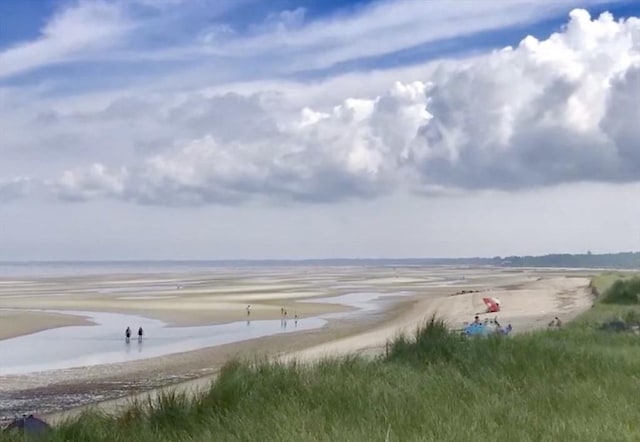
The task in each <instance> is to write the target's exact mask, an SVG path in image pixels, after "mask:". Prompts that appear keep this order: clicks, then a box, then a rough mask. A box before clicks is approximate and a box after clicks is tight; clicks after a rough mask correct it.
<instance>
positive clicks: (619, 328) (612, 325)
mask: <svg viewBox="0 0 640 442" xmlns="http://www.w3.org/2000/svg"><path fill="white" fill-rule="evenodd" d="M627 328H628V327H627V324H625V323H624V322H622V321H611V322H608V323H606V324H602V326H601V327H600V330H605V331H614V332H623V331H626V330H627Z"/></svg>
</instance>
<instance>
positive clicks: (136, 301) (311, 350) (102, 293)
mask: <svg viewBox="0 0 640 442" xmlns="http://www.w3.org/2000/svg"><path fill="white" fill-rule="evenodd" d="M586 276H588V272H584V271H565V270H534V269H517V270H515V269H493V268H424V267H404V268H391V267H377V268H376V267H336V268H306V267H304V268H293V269H292V268H277V269H264V268H262V269H218V270H215V271H211V272H197V273H195V272H192V273H188V274H178V273H176V274H153V275H149V274H138V275H96V276H91V275H83V276H81V277H68V276H65V277H48V278H38V277H30V278H21V279H20V280H9V279H8V278H6V279H5V280H4V281H0V309H11V310H0V311H1V312H2V313H1V314H0V324H1V325H2V328H1V330H2V331H3V333H4V334H3V335H1V336H0V350H1V349H2V348H3V347H2V346H3V345H5V346H8V345H10V343H11V342H12V341H14V343H16V342H17V341H15V340H16V339H25V340H33V342H34V343H35V342H36V341H37V340H38V337H39V336H49V339H50V341H49V343H50V344H49V345H53V344H51V342H55V339H57V338H56V336H66V335H64V333H65V330H85V331H88V330H90V329H91V330H93V332H94V333H98V332H99V331H100V330H102V329H105V328H108V327H109V326H110V324H112V323H115V322H110V321H115V320H112V319H110V318H112V317H114V318H119V317H120V316H122V315H139V317H140V318H142V319H144V320H146V321H149V324H152V325H155V324H156V322H154V321H157V323H158V325H157V329H156V328H152V329H151V330H152V331H153V333H157V334H158V335H159V334H160V333H161V332H166V331H167V330H169V331H171V330H173V331H174V332H175V333H176V334H179V333H180V332H181V331H182V330H186V332H185V333H184V336H185V337H184V339H185V341H184V345H192V346H193V348H192V349H191V347H189V349H188V350H187V351H181V350H180V349H181V348H184V347H181V346H182V344H183V342H182V341H180V345H178V346H177V347H175V346H174V347H171V348H169V347H167V345H168V344H166V345H165V343H164V342H161V340H160V338H155V337H154V336H149V345H150V346H151V347H145V348H144V352H147V353H144V352H142V351H141V350H140V355H137V356H136V355H134V356H131V357H135V358H137V359H128V358H129V356H123V355H126V354H125V353H124V352H122V351H121V350H120V347H117V349H118V350H117V351H119V352H121V354H119V355H115V356H114V355H113V354H112V353H117V352H114V351H110V352H107V351H106V350H105V352H104V354H101V355H99V356H100V358H104V359H100V358H98V359H96V360H97V361H98V362H96V363H91V364H84V363H83V365H81V366H74V364H71V363H69V364H67V365H68V366H65V368H63V369H50V370H41V371H29V370H27V369H26V368H25V369H24V372H20V369H22V368H23V367H26V365H24V364H22V365H20V364H21V363H19V362H20V361H16V362H15V364H16V365H15V367H16V368H15V372H12V373H11V374H7V375H4V376H0V394H1V397H2V399H1V400H0V415H1V416H2V417H3V418H5V419H6V418H7V417H8V416H10V415H12V414H13V413H22V412H38V413H40V414H48V415H49V417H50V418H51V419H53V420H55V419H59V418H63V417H68V416H70V413H75V412H77V411H79V410H81V409H82V408H81V407H83V406H87V405H90V404H94V403H97V402H101V405H100V406H101V407H103V409H105V410H117V409H119V408H121V407H122V406H124V404H126V403H127V401H129V400H130V399H131V397H135V396H132V395H135V394H140V393H143V394H147V393H149V392H152V393H153V392H158V391H162V389H163V388H167V386H169V387H168V388H177V389H181V390H192V389H199V388H204V387H206V386H207V385H208V384H209V383H210V382H211V380H212V379H213V378H212V377H213V376H215V373H216V372H217V370H219V368H220V367H221V366H222V365H223V364H224V363H225V362H226V361H228V360H229V359H231V358H234V357H241V358H256V357H267V356H268V357H279V358H282V359H283V360H291V359H293V358H295V359H296V360H300V361H313V360H315V359H317V358H320V357H326V356H336V355H341V354H346V353H353V352H364V353H368V354H371V353H377V352H380V351H383V349H384V346H385V343H386V341H387V340H389V339H391V338H393V337H394V336H395V335H397V334H398V333H400V332H402V331H408V332H411V331H412V330H413V329H415V327H416V326H417V325H418V324H419V323H420V322H422V321H423V320H425V319H426V318H427V317H429V316H430V315H432V314H437V315H438V316H441V317H443V318H445V319H446V320H447V321H448V322H449V323H450V324H451V326H452V327H461V326H462V323H463V322H464V321H470V320H472V319H473V315H474V314H475V313H477V312H480V311H483V310H484V304H483V303H482V297H484V296H496V297H498V298H500V299H501V300H502V305H503V311H502V312H500V314H499V317H500V320H501V322H502V323H504V324H506V323H511V324H512V325H513V327H514V331H515V332H525V331H529V330H533V329H536V328H541V327H545V326H546V324H547V323H548V322H549V320H550V319H552V318H553V317H554V316H561V317H562V319H563V320H565V321H566V320H570V319H572V318H573V317H575V316H576V315H577V314H579V313H581V312H583V311H584V310H586V309H588V308H589V307H590V306H591V302H592V295H591V292H590V289H589V287H588V285H589V279H588V278H587V277H586ZM465 290H466V291H469V290H473V291H475V293H465V294H461V292H462V291H465ZM371 293H376V294H377V298H375V299H374V298H372V297H371V296H370V295H371ZM363 296H364V297H366V296H369V298H367V299H365V298H363ZM350 297H351V298H350ZM248 304H251V306H252V310H251V317H250V318H249V319H250V321H249V322H251V323H250V324H246V326H245V327H244V328H243V329H242V330H240V329H238V333H244V334H245V335H239V336H240V337H239V338H236V337H234V338H233V339H237V340H236V341H233V342H232V341H229V342H228V343H221V344H219V345H215V344H214V345H209V344H210V343H211V342H210V341H206V340H203V339H205V338H207V339H208V335H209V334H212V333H213V334H215V333H217V332H212V331H211V330H218V329H216V328H207V327H233V326H234V324H236V325H238V324H240V323H241V321H242V324H243V325H244V322H245V321H247V319H248V318H247V312H246V306H247V305H248ZM371 306H373V308H370V307H371ZM282 308H286V309H287V312H288V315H287V318H286V322H288V323H289V325H288V329H286V330H285V329H284V328H282V325H283V322H285V320H284V319H283V317H282V312H281V309H282ZM34 310H48V311H51V310H54V311H65V314H60V313H51V312H46V313H42V312H35V311H34ZM82 312H89V313H91V312H94V313H95V314H101V315H103V316H100V317H97V319H96V320H95V321H96V322H100V321H105V322H104V323H103V324H102V325H100V324H97V325H91V324H92V321H90V319H91V318H87V316H82ZM69 313H70V314H69ZM94 313H92V314H94ZM76 314H77V315H78V316H76ZM294 314H295V315H297V316H298V318H297V319H298V321H299V323H298V322H297V321H296V325H295V326H294V324H293V315H294ZM109 315H115V316H109ZM129 317H131V316H127V317H125V319H123V320H128V319H126V318H129ZM136 317H138V316H136ZM105 318H106V319H105ZM321 318H324V319H321ZM45 319H46V320H45ZM88 319H89V320H88ZM65 321H66V322H65ZM254 321H255V322H254ZM261 321H264V322H261ZM305 321H306V322H305ZM314 321H320V322H314ZM261 323H264V326H265V330H266V329H267V328H269V327H271V325H273V324H275V326H277V327H275V326H274V327H275V328H274V329H273V330H269V333H271V334H268V335H266V334H265V335H251V334H247V333H249V332H245V331H244V330H247V329H252V330H254V331H253V332H252V333H256V332H255V330H256V329H257V328H256V327H258V324H261ZM131 325H132V327H134V326H135V324H131ZM311 325H313V326H311ZM315 325H318V326H317V327H316V326H315ZM254 326H255V327H254ZM296 326H297V327H300V328H299V329H298V328H296ZM54 327H57V330H58V333H60V334H59V335H46V333H53V331H52V329H53V328H54ZM74 327H75V328H74ZM185 327H186V328H185ZM305 327H308V328H305ZM43 330H47V331H43ZM220 330H222V329H220ZM36 332H40V333H36ZM187 332H188V333H187ZM200 332H202V336H198V339H200V340H201V341H202V342H200V341H198V342H197V345H196V344H193V339H195V338H194V333H196V334H197V333H200ZM43 333H44V335H43ZM105 333H107V332H105ZM108 333H111V331H108ZM113 333H115V336H116V337H115V339H116V341H114V342H117V344H116V343H114V342H112V341H111V340H106V341H104V343H100V342H96V343H95V344H93V346H94V347H96V346H98V347H99V346H100V345H103V346H113V345H118V346H122V342H121V337H120V334H121V333H122V330H120V329H117V330H114V331H113ZM187 335H188V336H187ZM100 336H102V335H100ZM105 336H106V335H105ZM109 336H111V335H109ZM10 337H11V338H13V340H12V339H6V338H10ZM19 337H20V338H19ZM154 338H155V339H156V341H157V344H156V342H154V341H153V339H154ZM109 339H111V338H109ZM176 339H177V338H176ZM180 339H182V338H180ZM187 339H190V340H187ZM25 342H28V341H25ZM145 345H147V344H146V343H145ZM154 345H156V347H153V346H154ZM163 345H164V347H163ZM7 348H9V347H7ZM105 348H106V347H105ZM154 348H155V349H156V350H157V352H158V354H160V356H153V355H154V353H149V351H151V350H153V349H154ZM175 348H177V350H176V349H175ZM92 351H93V349H92ZM132 353H135V351H134V352H132ZM146 354H148V355H151V356H149V357H147V356H145V355H146ZM118 358H120V359H118ZM102 360H105V361H113V362H107V363H101V362H100V361H102ZM116 361H117V362H116ZM30 362H34V361H30ZM35 362H38V363H41V362H42V361H35ZM35 362H34V363H35ZM67 362H68V361H67ZM94 362H95V361H94ZM63 363H64V361H63ZM40 366H41V365H39V366H38V367H40ZM52 366H53V365H52ZM123 398H125V399H123ZM79 407H80V408H79ZM63 409H64V410H73V411H71V412H64V413H60V410H63Z"/></svg>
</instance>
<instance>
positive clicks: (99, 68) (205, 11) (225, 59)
mask: <svg viewBox="0 0 640 442" xmlns="http://www.w3.org/2000/svg"><path fill="white" fill-rule="evenodd" d="M519 1H520V0H519ZM90 3H92V2H91V1H88V0H85V1H76V0H24V1H20V2H14V1H3V2H0V48H2V49H9V48H11V47H15V46H18V45H25V44H29V43H31V42H37V41H38V40H39V39H42V33H43V30H44V32H46V30H45V28H46V25H47V23H48V22H50V21H51V20H52V19H54V18H55V17H56V15H64V14H65V11H68V10H72V9H73V8H80V7H82V6H83V5H87V4H90ZM98 3H102V4H104V5H111V6H112V7H113V8H111V9H112V11H111V12H113V10H116V12H117V13H118V14H120V18H117V17H116V18H114V21H115V22H116V23H108V24H107V25H108V26H112V27H113V28H114V29H112V31H113V33H114V35H112V36H108V37H111V40H109V39H108V38H105V42H96V43H97V44H98V46H100V45H104V47H98V48H96V49H94V50H87V49H81V50H79V51H77V52H79V53H80V54H78V55H74V56H69V55H71V54H61V56H60V57H58V59H56V58H55V57H51V59H50V60H48V62H43V63H41V64H40V63H36V64H35V65H34V66H33V67H32V68H28V69H22V70H20V71H19V73H17V74H12V75H4V76H3V75H2V74H1V73H0V85H1V84H5V85H24V84H37V83H43V82H47V83H49V88H50V89H51V90H52V91H61V92H63V93H64V92H69V90H73V89H77V90H79V91H82V90H90V89H91V88H94V87H117V86H124V85H126V84H133V83H135V81H136V79H137V81H141V82H145V81H148V79H149V77H150V76H156V77H157V76H161V75H164V76H169V75H174V74H175V72H176V70H181V71H185V70H189V69H203V67H204V66H206V65H209V66H211V68H209V69H208V70H209V71H216V74H215V75H216V77H217V79H218V80H220V81H228V80H230V79H231V78H236V79H237V78H238V72H242V78H243V79H244V80H256V79H260V78H263V77H269V78H301V79H304V78H311V79H317V78H326V77H328V76H331V75H335V74H338V73H345V72H350V71H358V70H360V71H362V70H364V71H368V70H371V69H388V68H392V67H398V66H403V65H412V64H418V63H423V62H425V61H427V60H432V59H437V58H441V57H452V56H456V57H459V56H465V55H467V54H469V53H474V52H478V51H486V50H489V49H492V48H500V47H504V46H507V45H517V43H518V42H519V41H520V40H521V39H522V37H523V35H528V34H531V35H534V36H536V37H539V38H544V37H545V36H547V35H549V34H550V33H552V32H555V31H558V30H560V29H561V27H562V25H563V24H564V23H565V22H566V17H567V14H568V12H569V10H570V9H572V8H573V7H576V6H584V7H586V9H587V10H589V11H590V12H591V13H592V15H593V16H597V15H599V14H600V13H601V12H602V11H610V12H612V13H613V14H614V15H615V16H616V17H618V18H620V17H627V16H633V15H634V14H637V12H638V10H639V9H640V2H637V1H635V0H619V1H608V0H594V1H571V0H565V1H561V2H557V4H556V5H553V6H549V5H551V4H552V3H553V2H546V3H548V5H547V6H545V7H537V6H535V3H533V2H531V1H525V0H521V1H520V3H522V5H523V6H522V7H520V6H516V7H515V8H514V11H507V10H506V9H508V8H506V7H505V8H504V9H505V17H509V15H510V13H511V12H515V11H516V10H517V9H520V10H521V11H525V12H523V13H522V14H520V15H521V16H517V15H518V14H514V17H513V20H512V21H510V20H509V19H508V18H507V19H506V20H496V17H491V14H499V13H500V9H501V8H499V7H498V8H496V7H495V6H496V5H497V4H498V3H497V2H495V1H493V0H491V1H489V2H485V4H489V5H491V8H488V9H493V11H489V12H487V17H483V16H482V15H480V16H479V17H478V20H477V23H478V26H477V29H473V27H471V29H470V30H469V31H465V30H464V28H461V29H460V32H458V33H456V32H453V33H447V32H443V33H442V36H439V35H438V34H439V33H438V32H434V33H433V34H432V35H429V36H425V37H423V38H422V39H421V38H416V41H415V42H411V41H410V40H409V41H406V40H407V39H406V38H403V39H401V40H403V41H402V42H401V43H400V44H398V45H391V46H390V47H389V49H388V50H384V49H381V50H379V51H375V50H374V51H370V53H367V52H364V53H363V54H362V55H358V54H357V48H356V51H355V52H356V53H355V54H349V55H348V56H345V57H338V58H337V59H336V60H328V61H327V62H326V63H322V64H321V65H319V66H313V65H311V66H308V65H307V64H305V63H301V64H300V65H299V66H294V67H291V68H281V65H279V63H284V62H287V61H288V60H290V59H291V58H294V57H296V56H297V55H298V54H299V52H298V51H305V52H306V53H307V54H308V53H309V52H311V51H313V50H316V49H322V46H323V45H328V46H331V45H333V44H335V42H332V41H331V39H330V38H327V36H322V38H320V39H319V41H318V45H319V46H315V45H314V42H310V46H309V47H306V46H304V45H301V46H300V47H299V48H297V49H296V47H295V45H294V46H293V47H292V46H284V47H283V48H281V49H278V47H277V45H276V46H273V45H267V46H268V49H266V50H265V51H264V52H263V53H260V50H259V49H257V48H256V50H254V51H250V53H249V54H247V55H246V56H243V55H240V54H236V53H234V50H233V49H229V50H224V51H215V50H214V51H212V53H203V52H202V51H203V50H204V49H203V43H202V39H203V38H204V37H203V36H204V35H206V34H207V33H208V32H209V33H210V32H217V31H215V30H216V29H218V30H219V32H221V34H220V35H219V36H217V37H214V39H215V40H214V42H212V43H211V46H215V45H217V44H226V43H229V42H231V43H234V42H236V43H237V42H241V41H242V40H243V39H245V40H251V39H253V40H254V41H253V43H256V39H263V40H265V39H270V38H273V37H274V35H275V34H277V31H274V29H275V28H276V27H278V26H284V27H285V28H286V29H293V30H294V31H295V30H298V29H299V30H301V31H302V32H304V30H305V29H307V28H311V27H313V26H314V25H316V24H320V25H322V23H335V22H340V21H343V22H345V23H346V24H348V23H349V20H350V19H352V18H357V17H359V16H360V17H365V18H366V15H367V14H368V13H369V12H370V11H372V10H375V9H376V8H377V9H384V6H385V5H392V4H394V3H399V4H402V2H392V1H386V0H378V1H375V2H374V1H364V0H363V1H346V0H330V1H320V0H309V1H293V0H269V1H265V0H238V1H229V0H226V1H214V0H192V1H185V0H133V1H131V2H125V1H122V0H104V1H100V2H98ZM408 3H409V2H408ZM413 3H414V4H415V2H413ZM509 3H512V4H515V2H503V3H501V4H503V5H508V4H509ZM532 3H533V5H532ZM542 3H545V1H544V0H543V1H542V2H541V4H542ZM436 4H437V6H435V7H433V9H434V13H433V21H432V22H430V23H426V24H425V26H433V25H432V23H435V24H437V25H438V24H440V23H446V20H450V21H451V22H455V20H458V21H461V20H460V18H461V17H457V18H456V17H455V14H453V18H451V17H449V15H451V14H447V13H443V12H442V11H441V9H447V10H449V11H455V10H456V8H454V7H452V5H462V6H461V7H460V8H457V9H460V11H462V12H461V13H460V15H464V9H465V8H467V7H468V6H469V2H466V3H464V2H458V3H456V2H448V3H447V2H444V3H443V2H432V3H431V4H429V2H423V5H424V7H422V8H421V9H423V10H424V9H428V8H429V7H430V6H431V5H436ZM442 5H444V6H442ZM414 7H415V5H414ZM396 12H397V11H396ZM99 14H100V13H98V15H97V16H93V17H91V19H92V20H98V21H99V19H100V17H99ZM287 14H288V15H287ZM439 16H442V17H443V18H442V22H439V21H438V20H439ZM287 17H288V18H287ZM483 19H487V23H486V24H484V23H482V20H483ZM118 20H123V21H124V20H126V21H129V24H130V25H131V27H132V29H129V30H127V29H117V28H118V26H117V21H118ZM287 20H290V21H289V22H288V21H287ZM352 21H353V22H354V27H355V26H357V20H352ZM73 23H75V22H73V21H72V24H73ZM393 23H394V22H393V21H392V22H391V23H390V24H388V26H397V27H400V28H402V27H403V26H405V27H407V29H406V32H408V33H410V32H411V29H410V28H411V27H412V26H416V25H419V22H412V21H411V20H403V19H402V18H401V17H400V18H399V19H398V20H396V22H395V24H393ZM367 26H371V24H367ZM386 26H387V24H383V27H385V28H386ZM371 27H372V28H373V29H371V30H370V31H371V33H370V34H364V35H358V34H357V33H355V34H354V37H355V38H356V39H357V37H362V38H375V25H373V26H371ZM123 28H124V27H123ZM212 30H213V31H212ZM225 32H228V34H225ZM285 32H286V31H285ZM231 33H232V34H231ZM395 34H396V35H397V32H396V33H395ZM382 38H384V37H382ZM218 42H220V43H218ZM274 44H275V43H274ZM232 46H233V45H232ZM256 51H258V52H256ZM72 52H73V51H72ZM274 60H275V61H274ZM221 65H223V66H224V69H223V70H220V69H219V67H220V66H221ZM256 65H258V66H260V69H251V68H248V66H252V67H254V66H256ZM106 73H108V74H109V75H108V76H107V75H105V74H106ZM70 78H73V81H71V82H69V81H68V80H69V79H70Z"/></svg>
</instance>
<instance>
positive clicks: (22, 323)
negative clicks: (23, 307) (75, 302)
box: [0, 310, 93, 340]
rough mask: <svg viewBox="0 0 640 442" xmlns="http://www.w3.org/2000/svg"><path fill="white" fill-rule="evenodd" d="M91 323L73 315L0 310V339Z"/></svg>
mask: <svg viewBox="0 0 640 442" xmlns="http://www.w3.org/2000/svg"><path fill="white" fill-rule="evenodd" d="M92 324H93V323H92V322H91V321H89V320H87V319H84V318H82V317H79V316H75V315H64V314H59V313H36V312H23V311H7V310H4V311H3V310H0V340H3V339H9V338H15V337H17V336H22V335H27V334H30V333H36V332H39V331H43V330H50V329H53V328H58V327H70V326H80V325H92Z"/></svg>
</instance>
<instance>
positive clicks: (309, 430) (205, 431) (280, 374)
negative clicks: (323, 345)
mask: <svg viewBox="0 0 640 442" xmlns="http://www.w3.org/2000/svg"><path fill="white" fill-rule="evenodd" d="M602 293H606V288H605V291H604V292H602ZM609 308H611V305H606V304H603V303H600V302H599V303H597V305H596V306H595V308H594V309H592V312H593V311H595V312H597V311H599V310H601V309H603V310H604V311H605V312H606V311H607V309H609ZM621 308H622V309H629V308H632V307H629V306H627V305H624V306H622V307H621ZM621 311H622V310H621ZM592 312H589V313H587V314H586V315H585V316H587V318H585V319H583V320H581V321H579V322H577V323H576V324H573V325H572V326H569V327H566V328H564V329H561V330H545V331H541V332H536V333H532V334H528V335H521V336H513V337H507V338H505V337H499V336H497V337H492V338H475V339H465V338H463V337H461V336H460V335H459V334H456V333H452V332H450V331H449V329H448V327H447V324H445V323H444V322H442V321H440V320H437V319H436V318H431V319H430V320H429V321H426V322H425V324H424V325H423V326H422V327H420V328H419V329H418V330H417V331H416V333H415V334H414V335H413V336H400V337H398V338H397V339H395V340H394V341H393V342H392V343H391V345H390V347H389V351H388V353H387V354H386V355H385V356H384V357H380V358H378V359H375V360H373V361H371V360H367V359H364V358H359V357H347V358H341V359H332V360H324V361H321V362H320V363H317V364H314V365H311V366H309V365H304V364H288V365H285V364H279V363H269V362H267V361H257V362H237V361H235V362H231V363H229V364H227V366H226V367H225V368H224V370H223V371H222V373H221V375H220V377H219V378H218V380H217V381H216V382H215V383H214V384H213V385H212V387H211V389H210V391H208V392H207V393H206V394H202V395H201V396H199V397H197V398H191V397H187V396H185V395H179V394H168V395H164V396H163V397H161V398H159V399H158V400H157V401H154V402H151V403H147V404H140V405H139V406H136V407H133V408H132V409H130V410H129V411H128V412H127V413H125V414H124V415H122V416H121V417H117V418H113V417H108V416H101V415H98V414H87V415H85V416H83V417H82V418H80V419H79V420H76V421H74V422H70V423H68V424H65V425H62V426H60V427H59V428H57V429H56V430H55V432H53V433H52V434H51V437H50V438H49V440H52V441H78V442H81V441H87V442H88V441H92V442H93V441H127V442H132V441H211V440H215V441H475V440H482V439H484V440H488V439H492V440H503V441H547V440H548V441H552V440H553V441H558V440H562V441H637V440H640V425H638V417H637V416H638V410H639V409H640V377H639V375H638V374H639V373H640V345H639V344H640V337H638V336H635V335H630V334H623V333H609V332H603V331H600V330H598V328H597V325H598V321H599V320H600V319H601V318H603V317H604V316H600V314H597V315H596V314H594V313H592ZM588 315H591V316H590V317H589V316H588ZM16 440H20V439H19V438H18V439H16Z"/></svg>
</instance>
